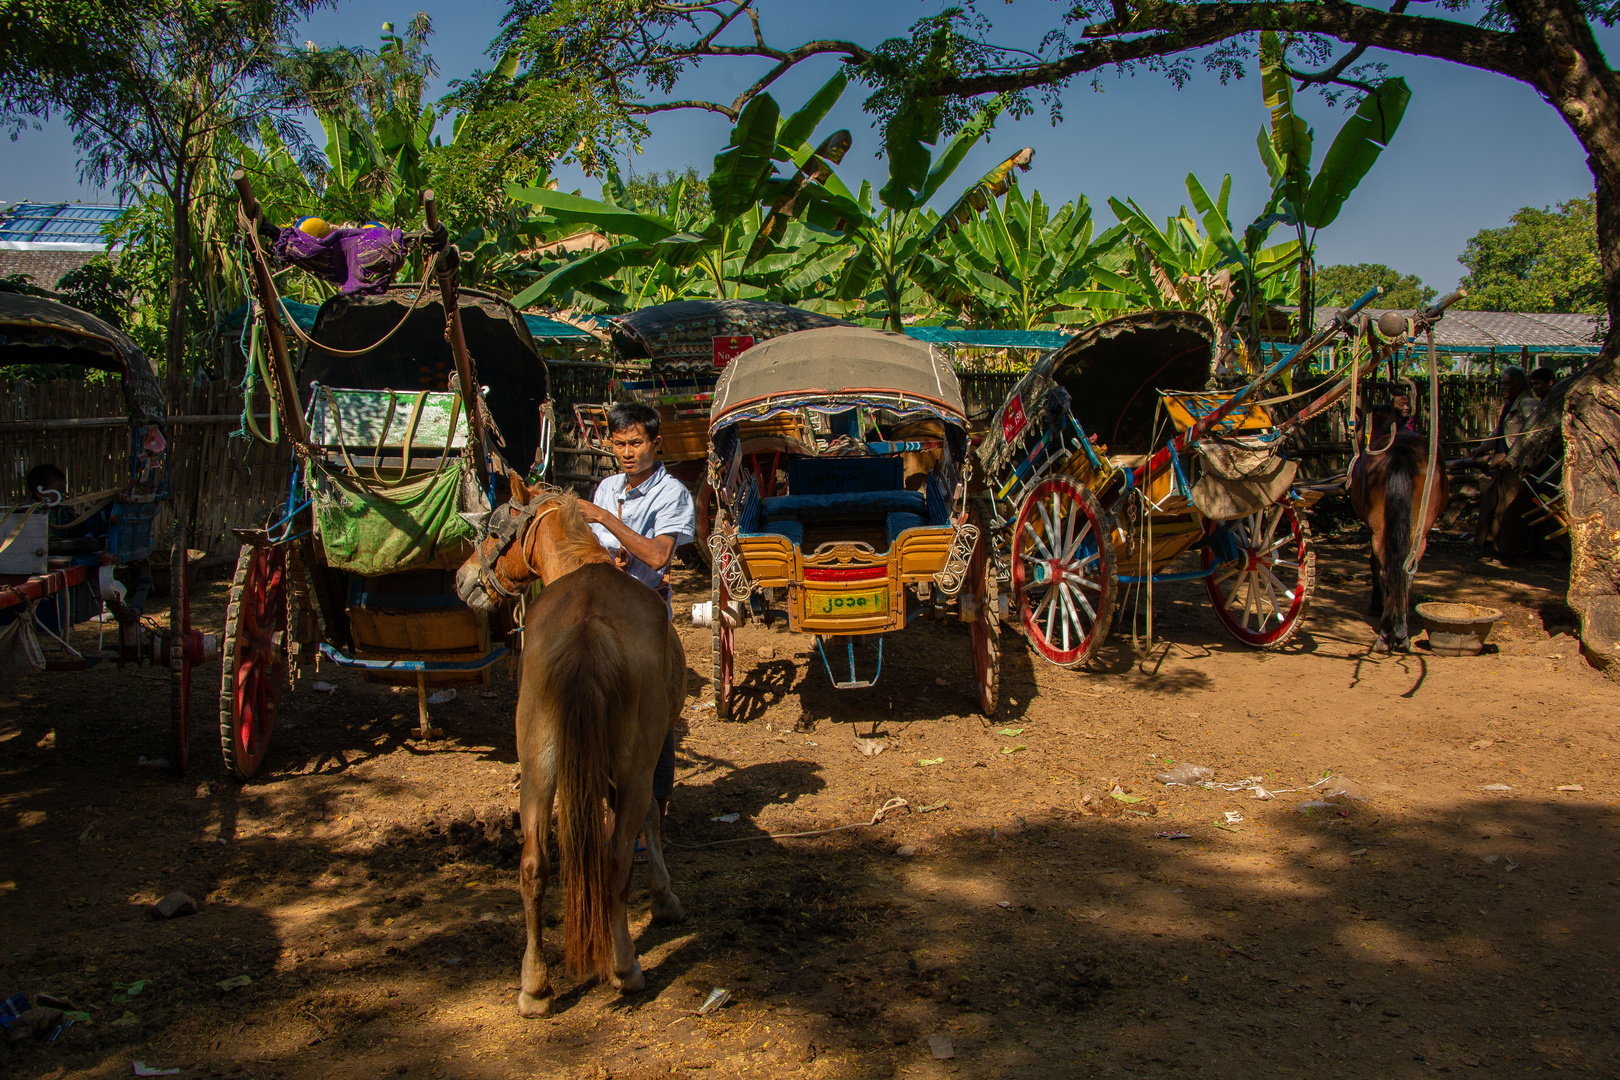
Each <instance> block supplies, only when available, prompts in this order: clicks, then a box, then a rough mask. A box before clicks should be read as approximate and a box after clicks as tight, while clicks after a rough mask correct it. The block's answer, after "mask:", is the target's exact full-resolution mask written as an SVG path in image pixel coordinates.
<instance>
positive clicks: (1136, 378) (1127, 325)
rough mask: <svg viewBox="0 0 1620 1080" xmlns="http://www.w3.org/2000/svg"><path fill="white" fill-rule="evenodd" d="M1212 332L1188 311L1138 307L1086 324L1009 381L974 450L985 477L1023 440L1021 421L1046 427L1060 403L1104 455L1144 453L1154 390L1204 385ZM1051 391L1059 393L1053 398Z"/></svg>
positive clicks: (1150, 427)
mask: <svg viewBox="0 0 1620 1080" xmlns="http://www.w3.org/2000/svg"><path fill="white" fill-rule="evenodd" d="M1215 337H1216V334H1215V327H1214V324H1212V323H1211V322H1210V321H1209V320H1208V319H1206V318H1205V317H1204V316H1202V315H1199V314H1198V313H1196V312H1192V311H1142V312H1137V313H1135V314H1132V315H1125V316H1122V317H1120V318H1117V319H1109V320H1108V321H1107V322H1101V323H1096V324H1095V325H1092V326H1088V327H1086V328H1085V329H1084V330H1082V331H1080V332H1079V333H1078V334H1076V335H1075V336H1074V337H1072V338H1070V339H1069V341H1068V343H1067V344H1065V345H1064V346H1063V348H1061V349H1058V350H1056V351H1055V352H1051V353H1048V354H1047V355H1045V356H1043V357H1042V358H1041V359H1040V360H1038V361H1036V363H1035V364H1034V366H1033V367H1031V368H1030V370H1029V372H1028V373H1027V374H1026V375H1025V376H1024V377H1023V378H1022V379H1020V380H1019V381H1018V385H1017V386H1015V387H1013V391H1012V393H1011V394H1010V395H1008V398H1007V403H1006V404H1005V405H1003V406H1002V408H1001V411H1000V412H999V413H998V414H997V422H996V423H994V424H992V425H991V430H990V434H989V436H988V437H987V438H986V439H985V441H984V443H983V445H982V446H981V447H980V448H979V459H980V462H981V464H982V465H984V467H985V472H986V475H995V474H997V473H999V472H1000V470H1001V467H1002V466H1003V465H1004V464H1006V461H1007V459H1008V457H1009V455H1011V454H1012V453H1013V452H1014V451H1015V450H1016V449H1017V447H1018V446H1019V445H1021V444H1022V435H1021V433H1022V431H1023V430H1024V426H1025V425H1026V424H1030V425H1037V426H1038V425H1041V424H1048V426H1051V421H1050V420H1049V419H1048V417H1047V413H1048V411H1049V409H1051V406H1053V405H1056V404H1059V403H1061V404H1062V405H1064V406H1066V407H1067V408H1068V410H1069V412H1070V413H1071V414H1073V416H1074V418H1075V419H1076V420H1077V421H1079V423H1080V426H1081V427H1082V428H1084V429H1085V431H1086V433H1087V434H1089V435H1092V436H1094V437H1095V438H1096V440H1097V441H1098V442H1100V443H1103V444H1104V445H1106V446H1107V447H1108V450H1109V452H1110V453H1115V454H1142V453H1147V452H1148V451H1149V450H1150V449H1151V448H1152V444H1153V431H1154V415H1155V412H1156V411H1157V409H1158V407H1159V392H1160V391H1164V390H1168V391H1193V390H1203V389H1205V388H1206V387H1207V385H1208V383H1209V379H1210V376H1211V374H1212V373H1213V370H1214V362H1215V349H1214V347H1215ZM1054 390H1061V391H1063V393H1062V394H1059V395H1057V397H1055V398H1054V397H1053V391H1054ZM1052 411H1060V410H1052ZM1166 424H1167V426H1168V421H1166Z"/></svg>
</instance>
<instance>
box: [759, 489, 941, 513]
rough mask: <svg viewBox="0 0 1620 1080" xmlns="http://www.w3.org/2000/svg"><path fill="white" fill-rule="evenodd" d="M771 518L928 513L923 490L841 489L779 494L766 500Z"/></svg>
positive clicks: (765, 503)
mask: <svg viewBox="0 0 1620 1080" xmlns="http://www.w3.org/2000/svg"><path fill="white" fill-rule="evenodd" d="M764 509H765V516H766V517H768V518H798V519H801V520H804V519H815V518H830V517H875V516H877V515H878V514H923V515H926V514H927V513H928V500H927V499H926V498H924V496H923V493H922V492H920V491H904V490H900V491H840V492H835V493H831V494H827V495H778V496H776V497H775V498H772V499H766V500H764Z"/></svg>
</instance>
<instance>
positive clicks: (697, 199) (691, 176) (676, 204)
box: [624, 165, 709, 218]
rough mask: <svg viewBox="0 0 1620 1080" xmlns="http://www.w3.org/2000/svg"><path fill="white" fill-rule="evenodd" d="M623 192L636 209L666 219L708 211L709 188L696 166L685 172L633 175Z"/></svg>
mask: <svg viewBox="0 0 1620 1080" xmlns="http://www.w3.org/2000/svg"><path fill="white" fill-rule="evenodd" d="M624 190H625V194H627V195H628V196H629V197H630V203H631V205H632V206H634V207H635V208H636V209H638V210H647V211H650V212H653V213H658V214H662V215H664V216H665V217H668V218H676V217H681V216H686V217H701V216H702V215H704V214H706V213H708V210H709V189H708V186H707V185H706V184H705V183H704V182H703V174H702V173H700V172H698V167H697V166H696V165H688V166H687V167H686V170H685V171H684V172H676V171H675V170H674V169H669V170H667V171H665V172H664V173H663V174H659V173H655V172H654V173H643V174H640V175H636V176H632V177H631V178H630V179H629V180H626V181H625V183H624Z"/></svg>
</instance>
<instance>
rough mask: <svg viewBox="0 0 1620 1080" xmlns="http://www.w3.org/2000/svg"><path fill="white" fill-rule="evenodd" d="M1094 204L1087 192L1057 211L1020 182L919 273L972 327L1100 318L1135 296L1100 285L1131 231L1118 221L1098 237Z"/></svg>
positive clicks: (964, 225)
mask: <svg viewBox="0 0 1620 1080" xmlns="http://www.w3.org/2000/svg"><path fill="white" fill-rule="evenodd" d="M1093 231H1094V227H1093V222H1092V217H1091V204H1090V203H1089V202H1088V201H1087V200H1086V197H1085V196H1084V195H1081V196H1080V197H1079V198H1078V199H1076V200H1075V201H1074V202H1072V203H1065V204H1063V205H1062V206H1060V207H1058V208H1057V210H1056V211H1055V212H1054V211H1052V210H1051V209H1050V208H1049V207H1048V206H1047V205H1046V202H1045V200H1043V199H1042V198H1041V194H1040V192H1038V191H1037V192H1034V193H1033V194H1032V195H1031V196H1030V197H1029V198H1028V199H1025V198H1024V194H1023V192H1022V191H1021V190H1020V189H1019V187H1018V184H1017V183H1016V182H1014V183H1012V184H1011V185H1009V187H1008V189H1007V193H1006V195H1005V196H1004V198H1003V199H1002V201H1001V202H999V203H997V202H990V203H988V204H987V205H986V207H985V209H984V211H983V213H982V215H979V216H976V217H970V218H968V219H967V220H965V221H961V222H960V224H959V227H958V228H957V230H956V231H955V232H954V233H949V232H948V227H947V232H948V235H947V238H946V239H945V241H944V244H943V246H942V247H941V249H940V250H939V251H938V252H931V253H929V254H927V255H925V256H924V258H923V262H922V267H921V270H920V272H919V274H918V278H919V280H921V281H922V283H923V285H924V287H925V288H927V289H928V291H929V292H930V293H931V294H933V295H934V296H935V297H936V298H937V299H938V300H939V301H940V303H941V304H943V305H944V306H945V307H947V308H949V309H953V310H955V311H958V312H961V313H963V315H965V317H966V318H967V319H968V320H969V321H971V323H972V324H973V325H974V326H977V327H983V328H994V329H1009V330H1044V329H1052V328H1054V327H1057V326H1063V325H1074V324H1078V323H1085V322H1090V321H1092V320H1094V319H1095V318H1096V317H1097V312H1098V311H1099V310H1118V309H1120V308H1123V307H1126V306H1129V304H1130V302H1131V301H1130V299H1129V298H1128V297H1127V296H1126V295H1124V294H1122V293H1120V292H1119V291H1118V290H1116V289H1113V288H1110V287H1108V286H1107V285H1105V284H1103V283H1102V282H1100V281H1099V280H1098V278H1097V275H1096V273H1095V271H1096V270H1097V269H1098V268H1099V266H1100V265H1101V263H1102V260H1103V257H1104V256H1105V255H1106V254H1108V253H1109V252H1110V251H1112V250H1113V248H1114V247H1115V246H1116V245H1117V244H1118V243H1119V242H1120V241H1121V240H1122V239H1124V238H1125V237H1126V236H1127V235H1128V234H1127V231H1126V228H1125V226H1123V225H1116V226H1114V227H1113V228H1112V229H1109V230H1107V231H1106V232H1104V233H1103V234H1102V235H1101V236H1096V237H1094V236H1093Z"/></svg>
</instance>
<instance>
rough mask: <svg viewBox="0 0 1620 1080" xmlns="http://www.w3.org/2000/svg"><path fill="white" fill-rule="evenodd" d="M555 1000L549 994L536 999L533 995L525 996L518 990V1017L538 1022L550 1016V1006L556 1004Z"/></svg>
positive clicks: (546, 993) (543, 994)
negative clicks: (543, 1017)
mask: <svg viewBox="0 0 1620 1080" xmlns="http://www.w3.org/2000/svg"><path fill="white" fill-rule="evenodd" d="M556 1000H557V999H556V998H554V997H552V996H551V994H550V993H549V992H545V993H542V994H541V995H540V996H538V997H537V996H535V995H534V994H526V993H524V992H523V991H522V990H519V991H518V1015H519V1016H521V1017H523V1019H525V1020H538V1019H540V1018H541V1017H542V1016H550V1015H551V1009H552V1006H554V1005H555V1004H556Z"/></svg>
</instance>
